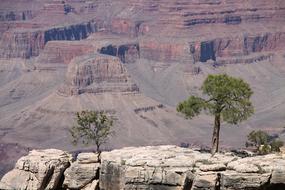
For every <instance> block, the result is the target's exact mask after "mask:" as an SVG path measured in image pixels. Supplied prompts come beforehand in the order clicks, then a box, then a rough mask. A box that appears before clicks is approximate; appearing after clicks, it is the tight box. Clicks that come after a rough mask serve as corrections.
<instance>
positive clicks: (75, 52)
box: [37, 41, 95, 64]
mask: <svg viewBox="0 0 285 190" xmlns="http://www.w3.org/2000/svg"><path fill="white" fill-rule="evenodd" d="M94 51H95V49H94V48H93V47H92V45H90V44H88V43H86V42H84V41H49V42H48V43H47V44H46V45H45V47H44V50H43V51H42V52H41V53H40V55H39V57H38V58H37V60H38V62H39V63H44V64H47V63H51V64H53V63H64V64H68V63H69V62H70V61H71V60H72V59H73V58H74V57H77V56H81V55H84V54H89V53H91V52H94Z"/></svg>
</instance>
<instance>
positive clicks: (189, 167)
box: [0, 146, 285, 190]
mask: <svg viewBox="0 0 285 190" xmlns="http://www.w3.org/2000/svg"><path fill="white" fill-rule="evenodd" d="M284 159H285V157H284V154H270V155H266V156H253V157H245V158H241V157H238V156H236V155H234V154H233V153H230V152H228V153H221V154H216V155H215V156H211V155H210V154H209V153H201V152H199V151H195V150H192V149H188V148H180V147H176V146H153V147H138V148H134V147H129V148H123V149H118V150H113V151H111V152H103V154H102V163H101V165H100V164H99V163H98V160H97V155H96V154H94V153H80V154H79V155H78V156H77V158H76V160H75V161H71V156H70V155H69V154H68V153H66V152H63V151H60V150H54V149H53V150H51V149H50V150H34V151H31V152H30V153H29V155H28V156H25V157H22V158H21V159H20V160H19V161H18V162H17V164H16V167H15V169H13V170H12V171H11V172H9V173H7V174H6V175H5V176H4V177H3V178H2V180H1V181H0V188H1V189H7V190H11V189H16V190H18V189H27V190H34V189H59V188H62V189H85V190H87V189H88V190H98V189H101V190H121V189H126V190H128V189H130V190H131V189H141V190H144V189H153V190H162V189H166V190H178V189H181V190H205V189H213V190H214V189H220V190H232V189H235V190H239V189H240V190H244V189H255V190H271V189H272V190H273V189H274V190H282V189H284V187H285V170H284V168H285V160H284ZM66 168H67V169H66ZM99 168H100V169H99ZM51 170H52V171H54V172H51ZM64 170H65V171H64ZM99 170H100V172H99ZM63 171H64V172H63ZM60 179H61V180H60Z"/></svg>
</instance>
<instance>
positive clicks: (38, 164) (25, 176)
mask: <svg viewBox="0 0 285 190" xmlns="http://www.w3.org/2000/svg"><path fill="white" fill-rule="evenodd" d="M70 160H71V155H70V154H68V153H66V152H64V151H61V150H56V149H47V150H33V151H31V152H30V153H29V154H28V155H27V156H24V157H22V158H20V159H19V160H18V161H17V163H16V166H15V168H14V169H13V170H12V171H10V172H8V173H7V174H6V175H5V176H4V177H3V178H2V179H1V183H0V189H29V190H34V189H35V190H36V189H50V190H52V189H58V188H59V187H60V186H61V183H62V182H61V181H62V180H63V178H62V177H63V172H64V171H65V169H66V168H67V167H69V162H70Z"/></svg>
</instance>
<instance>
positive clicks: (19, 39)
mask: <svg viewBox="0 0 285 190" xmlns="http://www.w3.org/2000/svg"><path fill="white" fill-rule="evenodd" d="M96 31H97V25H96V22H95V21H94V20H91V21H88V22H83V23H77V24H70V25H66V26H59V27H52V28H47V29H44V30H43V29H21V30H16V29H15V30H8V31H6V32H5V33H4V34H3V36H2V39H1V41H0V57H2V58H13V57H21V58H30V57H31V56H37V55H39V52H40V50H42V49H43V48H44V46H45V44H46V43H47V42H48V41H52V40H81V39H85V38H87V37H88V35H89V34H91V33H93V32H96Z"/></svg>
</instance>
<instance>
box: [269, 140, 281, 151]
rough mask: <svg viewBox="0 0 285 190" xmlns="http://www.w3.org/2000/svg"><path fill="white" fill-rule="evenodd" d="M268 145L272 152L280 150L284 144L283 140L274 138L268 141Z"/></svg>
mask: <svg viewBox="0 0 285 190" xmlns="http://www.w3.org/2000/svg"><path fill="white" fill-rule="evenodd" d="M270 145H271V150H272V151H273V152H280V148H281V147H282V146H283V145H284V142H283V141H281V140H276V139H275V140H273V141H272V142H271V143H270Z"/></svg>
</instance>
